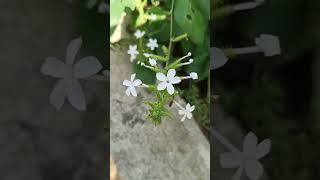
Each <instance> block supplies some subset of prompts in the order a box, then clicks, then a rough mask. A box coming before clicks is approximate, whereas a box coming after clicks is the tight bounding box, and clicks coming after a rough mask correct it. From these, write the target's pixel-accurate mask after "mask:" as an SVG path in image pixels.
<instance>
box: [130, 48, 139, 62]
mask: <svg viewBox="0 0 320 180" xmlns="http://www.w3.org/2000/svg"><path fill="white" fill-rule="evenodd" d="M128 54H129V55H130V62H133V60H135V59H136V58H137V55H138V54H139V52H138V51H137V45H129V50H128Z"/></svg>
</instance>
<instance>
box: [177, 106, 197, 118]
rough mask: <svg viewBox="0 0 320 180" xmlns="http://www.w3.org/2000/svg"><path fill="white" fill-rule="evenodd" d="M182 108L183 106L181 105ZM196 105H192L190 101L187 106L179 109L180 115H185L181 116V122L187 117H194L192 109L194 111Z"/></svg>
mask: <svg viewBox="0 0 320 180" xmlns="http://www.w3.org/2000/svg"><path fill="white" fill-rule="evenodd" d="M180 108H181V107H180ZM194 109H195V106H191V105H190V104H189V103H188V104H187V106H186V108H185V109H184V108H181V110H179V115H183V116H182V118H181V122H183V121H184V120H185V119H186V117H187V118H188V119H191V118H192V111H194Z"/></svg>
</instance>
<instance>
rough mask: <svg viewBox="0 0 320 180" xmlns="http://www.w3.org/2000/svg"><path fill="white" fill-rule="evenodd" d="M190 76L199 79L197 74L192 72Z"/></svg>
mask: <svg viewBox="0 0 320 180" xmlns="http://www.w3.org/2000/svg"><path fill="white" fill-rule="evenodd" d="M189 75H190V77H191V78H192V79H198V74H197V73H195V72H191V73H190V74H189Z"/></svg>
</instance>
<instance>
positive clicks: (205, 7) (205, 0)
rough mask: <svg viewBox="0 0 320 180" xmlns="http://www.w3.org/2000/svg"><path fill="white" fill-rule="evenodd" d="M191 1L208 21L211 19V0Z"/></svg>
mask: <svg viewBox="0 0 320 180" xmlns="http://www.w3.org/2000/svg"><path fill="white" fill-rule="evenodd" d="M191 3H192V4H193V5H194V6H195V7H196V8H197V9H198V10H199V11H200V13H201V14H202V16H203V17H204V18H206V20H207V21H208V20H209V19H210V0H191Z"/></svg>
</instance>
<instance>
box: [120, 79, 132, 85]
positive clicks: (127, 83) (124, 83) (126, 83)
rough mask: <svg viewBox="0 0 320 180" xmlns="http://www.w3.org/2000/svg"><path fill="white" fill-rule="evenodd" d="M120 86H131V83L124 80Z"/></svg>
mask: <svg viewBox="0 0 320 180" xmlns="http://www.w3.org/2000/svg"><path fill="white" fill-rule="evenodd" d="M122 84H123V85H124V86H131V85H132V82H131V81H128V80H124V81H123V83H122Z"/></svg>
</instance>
